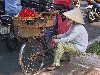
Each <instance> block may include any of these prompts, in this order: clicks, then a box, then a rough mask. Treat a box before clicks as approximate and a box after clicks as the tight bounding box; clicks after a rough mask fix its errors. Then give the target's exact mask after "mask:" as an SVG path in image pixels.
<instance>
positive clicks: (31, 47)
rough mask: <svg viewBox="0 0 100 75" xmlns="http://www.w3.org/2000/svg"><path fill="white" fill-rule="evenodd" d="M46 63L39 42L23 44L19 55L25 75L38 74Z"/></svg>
mask: <svg viewBox="0 0 100 75" xmlns="http://www.w3.org/2000/svg"><path fill="white" fill-rule="evenodd" d="M43 63H44V55H43V47H42V44H41V43H40V42H38V41H36V40H35V41H33V42H29V43H26V44H23V45H22V47H21V51H20V53H19V65H20V67H21V71H22V73H23V74H24V75H33V74H34V73H36V72H38V71H39V70H40V69H41V68H42V67H43Z"/></svg>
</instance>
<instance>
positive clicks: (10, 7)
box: [5, 0, 22, 15]
mask: <svg viewBox="0 0 100 75" xmlns="http://www.w3.org/2000/svg"><path fill="white" fill-rule="evenodd" d="M21 9H22V6H21V1H20V0H5V11H6V13H8V14H14V15H16V14H18V13H19V12H20V10H21Z"/></svg>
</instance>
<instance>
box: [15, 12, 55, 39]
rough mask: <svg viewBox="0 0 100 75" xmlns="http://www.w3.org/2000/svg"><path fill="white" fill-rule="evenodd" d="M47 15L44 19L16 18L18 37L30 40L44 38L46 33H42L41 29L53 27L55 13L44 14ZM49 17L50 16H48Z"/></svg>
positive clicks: (43, 13)
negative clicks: (31, 38)
mask: <svg viewBox="0 0 100 75" xmlns="http://www.w3.org/2000/svg"><path fill="white" fill-rule="evenodd" d="M41 14H42V15H45V16H44V18H40V17H38V18H37V17H35V18H21V17H14V25H15V27H17V28H18V30H17V31H18V33H17V34H16V35H17V37H22V38H29V37H38V36H39V37H42V36H43V35H44V33H41V30H40V28H43V27H51V26H53V25H54V13H53V14H52V13H50V12H49V13H46V12H42V13H41ZM48 15H49V16H48ZM27 20H29V21H32V22H33V23H32V24H27V23H26V22H27Z"/></svg>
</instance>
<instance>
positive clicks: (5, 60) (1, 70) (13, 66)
mask: <svg viewBox="0 0 100 75" xmlns="http://www.w3.org/2000/svg"><path fill="white" fill-rule="evenodd" d="M86 6H87V4H86V2H85V1H81V8H80V9H81V10H82V14H83V15H84V21H85V23H86V24H85V27H86V29H87V31H88V34H89V41H90V40H92V39H94V38H96V37H97V36H99V35H100V22H94V23H89V22H88V20H87V18H85V15H86V14H85V12H86V8H85V7H86ZM0 39H1V35H0ZM21 45H22V43H20V42H19V43H18V46H17V47H16V49H15V50H14V51H13V52H10V51H9V50H8V49H7V47H6V45H5V42H3V41H0V75H21V69H20V66H19V65H18V57H19V52H20V48H21ZM67 67H70V69H69V70H68V68H67V71H66V66H65V68H63V69H62V68H61V69H59V70H58V72H57V73H56V74H55V75H68V73H69V72H70V70H71V68H74V69H75V66H72V67H71V65H70V64H69V66H67ZM76 70H77V68H76ZM60 71H61V72H60ZM65 71H66V74H65V73H63V72H65ZM59 72H60V73H59ZM48 75H51V74H48ZM52 75H53V74H52ZM70 75H75V74H70ZM76 75H78V73H77V74H76ZM79 75H86V74H79ZM94 75H95V74H94ZM98 75H100V74H98Z"/></svg>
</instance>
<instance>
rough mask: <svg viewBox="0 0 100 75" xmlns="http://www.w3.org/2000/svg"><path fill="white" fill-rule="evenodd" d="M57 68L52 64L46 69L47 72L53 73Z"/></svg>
mask: <svg viewBox="0 0 100 75" xmlns="http://www.w3.org/2000/svg"><path fill="white" fill-rule="evenodd" d="M58 67H59V66H56V65H55V64H52V65H50V66H49V67H48V68H47V71H53V70H55V69H56V68H58Z"/></svg>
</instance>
